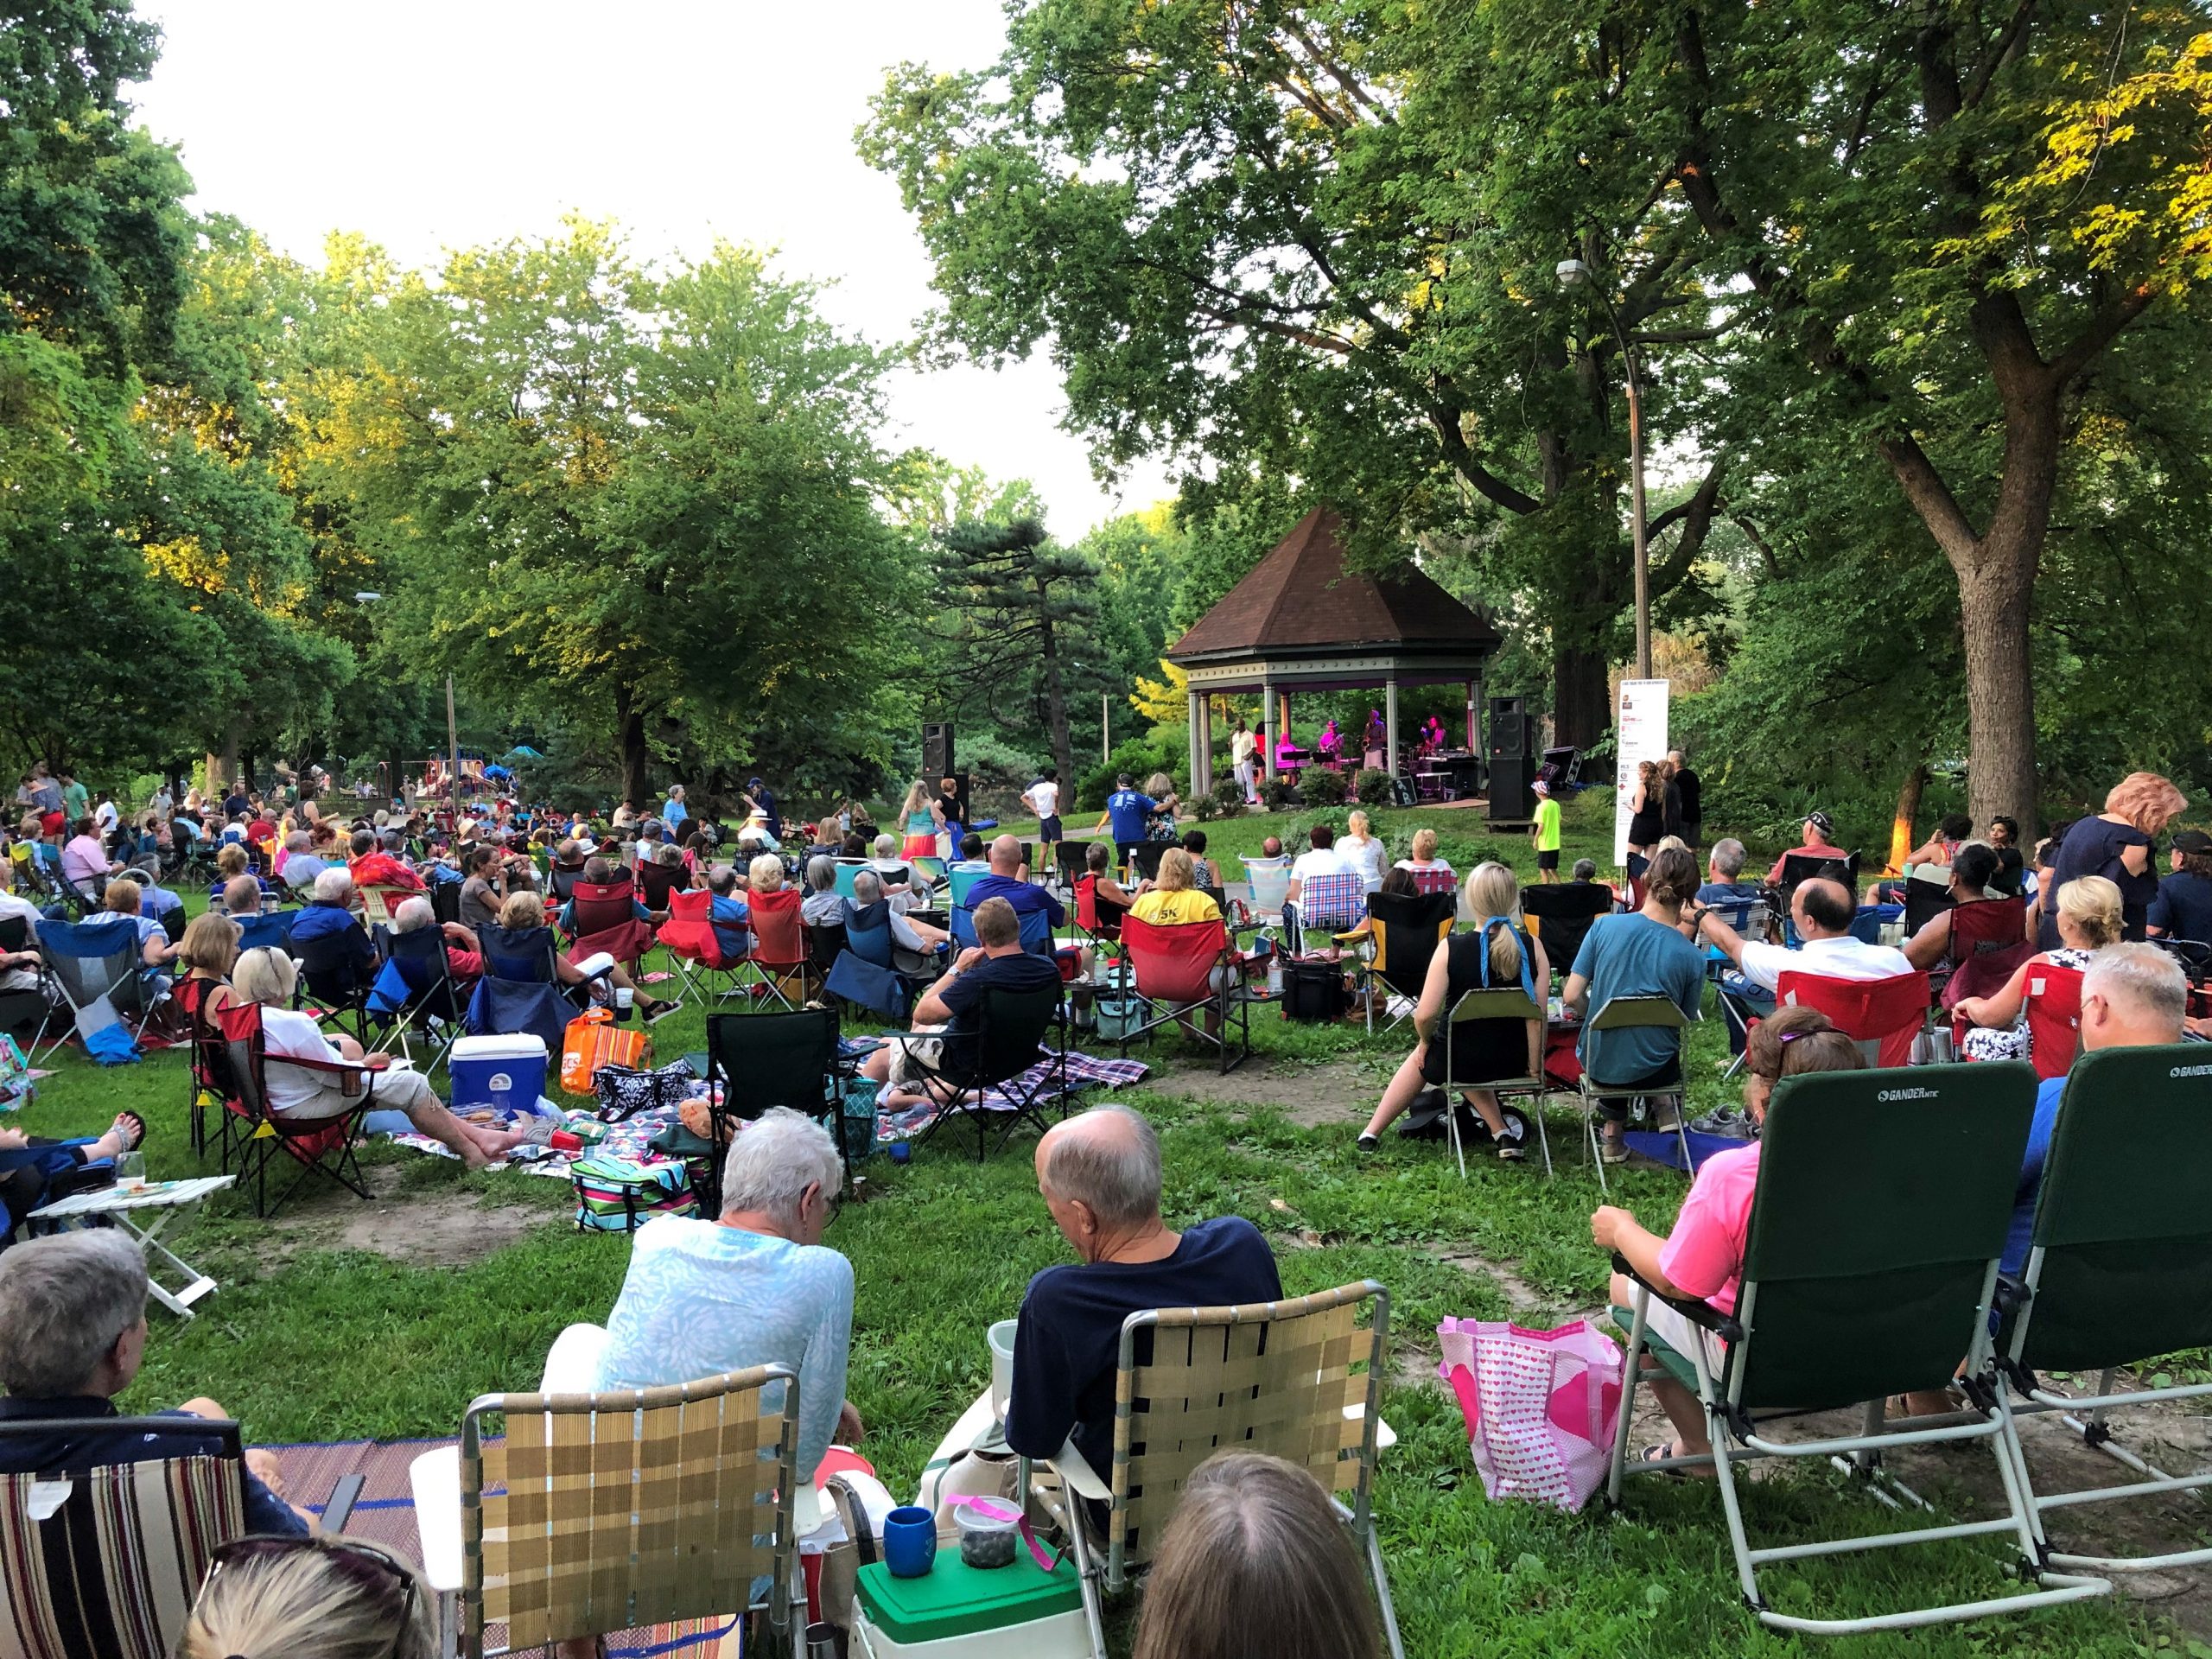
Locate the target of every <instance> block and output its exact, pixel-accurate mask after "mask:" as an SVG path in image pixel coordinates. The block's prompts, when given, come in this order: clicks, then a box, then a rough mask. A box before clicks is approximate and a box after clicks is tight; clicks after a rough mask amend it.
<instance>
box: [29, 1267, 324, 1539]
mask: <svg viewBox="0 0 2212 1659" xmlns="http://www.w3.org/2000/svg"><path fill="white" fill-rule="evenodd" d="M145 1352H146V1259H145V1257H144V1256H143V1255H141V1254H140V1253H139V1249H138V1246H137V1244H135V1243H132V1242H131V1241H130V1239H129V1238H126V1237H125V1236H124V1235H123V1234H121V1233H120V1232H114V1231H99V1232H75V1233H63V1234H60V1235H59V1236H55V1237H52V1238H35V1239H32V1240H30V1241H29V1242H28V1243H22V1244H18V1245H16V1247H15V1248H14V1249H10V1250H9V1251H7V1252H6V1253H5V1254H4V1255H0V1383H4V1384H5V1385H6V1387H7V1390H8V1392H7V1396H6V1397H5V1398H4V1399H0V1423H6V1422H10V1421H18V1422H20V1421H55V1420H59V1419H63V1418H67V1419H71V1420H82V1422H83V1427H82V1428H81V1429H80V1430H73V1431H69V1432H60V1433H53V1434H41V1435H37V1436H23V1435H0V1472H5V1473H9V1474H37V1473H41V1472H44V1471H51V1470H55V1469H60V1470H65V1471H67V1470H81V1469H90V1468H92V1467H94V1466H96V1465H102V1464H111V1463H130V1462H133V1461H136V1460H137V1459H143V1458H157V1457H158V1458H174V1457H187V1456H193V1455H197V1454H208V1453H213V1452H218V1451H219V1449H220V1446H221V1443H220V1441H219V1440H217V1438H216V1437H215V1436H213V1435H209V1436H207V1438H206V1440H198V1439H196V1438H194V1437H191V1436H182V1435H177V1436H171V1435H159V1436H156V1435H148V1434H134V1433H127V1432H124V1433H119V1432H118V1431H116V1430H113V1429H110V1428H106V1427H103V1424H104V1422H105V1420H108V1419H111V1418H113V1417H115V1416H117V1415H118V1413H117V1411H116V1408H115V1396H116V1395H118V1394H121V1393H122V1392H123V1391H124V1389H126V1388H128V1387H130V1381H131V1379H132V1378H133V1377H135V1376H137V1374H138V1363H139V1361H140V1360H141V1359H143V1357H145ZM149 1415H153V1416H159V1417H181V1418H191V1417H206V1418H213V1419H217V1420H222V1419H226V1418H228V1417H229V1415H230V1414H229V1413H228V1412H226V1411H225V1410H224V1409H223V1408H222V1407H220V1406H219V1405H217V1404H216V1403H215V1402H213V1400H206V1399H201V1400H189V1401H187V1402H185V1404H184V1406H183V1408H181V1410H177V1411H163V1412H154V1413H150V1414H149ZM245 1465H246V1466H245V1524H246V1530H247V1531H249V1532H255V1533H281V1534H301V1533H305V1532H306V1531H308V1526H309V1522H308V1517H307V1516H304V1515H302V1514H301V1513H300V1512H299V1511H298V1510H295V1509H294V1508H293V1507H292V1506H291V1505H290V1504H289V1503H286V1502H285V1501H284V1499H283V1497H282V1496H281V1485H282V1478H281V1476H280V1475H279V1473H278V1471H277V1458H276V1454H275V1453H274V1452H265V1451H251V1452H247V1453H246V1454H245Z"/></svg>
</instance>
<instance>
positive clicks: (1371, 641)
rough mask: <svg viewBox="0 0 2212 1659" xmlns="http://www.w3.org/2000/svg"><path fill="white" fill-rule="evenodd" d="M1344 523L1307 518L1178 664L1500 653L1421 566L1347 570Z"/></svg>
mask: <svg viewBox="0 0 2212 1659" xmlns="http://www.w3.org/2000/svg"><path fill="white" fill-rule="evenodd" d="M1341 523H1342V521H1341V520H1340V519H1338V517H1337V515H1336V514H1335V513H1334V512H1331V511H1330V510H1329V509H1328V508H1326V507H1316V508H1314V509H1313V512H1309V513H1307V514H1306V517H1304V518H1301V519H1300V520H1299V521H1298V525H1297V527H1296V528H1295V529H1294V530H1293V531H1291V532H1290V534H1289V535H1287V536H1286V537H1283V538H1282V541H1281V543H1279V544H1278V545H1277V546H1276V548H1275V550H1274V552H1272V553H1270V554H1268V556H1267V557H1266V558H1264V559H1262V560H1261V561H1260V562H1259V563H1257V564H1256V565H1255V566H1253V567H1252V569H1251V570H1250V571H1249V572H1248V573H1247V574H1246V575H1245V577H1244V579H1243V581H1242V582H1238V583H1237V584H1236V586H1235V587H1234V588H1230V590H1229V591H1228V592H1227V593H1226V594H1223V595H1222V596H1221V600H1220V601H1219V602H1218V603H1217V604H1216V605H1215V606H1214V607H1213V608H1212V609H1211V610H1210V611H1208V612H1207V613H1205V615H1204V616H1202V617H1200V618H1199V619H1198V621H1197V623H1196V624H1195V625H1193V626H1192V628H1191V631H1190V632H1187V633H1185V635H1184V636H1183V637H1182V638H1181V639H1178V640H1177V641H1176V642H1175V643H1174V645H1172V646H1170V647H1169V648H1168V652H1167V655H1168V657H1169V658H1170V659H1172V660H1173V661H1175V662H1179V663H1180V662H1185V661H1190V660H1192V659H1196V658H1220V657H1225V656H1233V655H1238V654H1245V653H1250V654H1254V655H1265V654H1267V653H1268V652H1281V653H1292V654H1295V653H1298V652H1310V651H1316V650H1332V651H1333V650H1343V649H1345V648H1347V647H1357V646H1362V645H1383V646H1396V647H1411V648H1413V649H1414V650H1416V651H1418V650H1419V649H1421V647H1423V646H1427V647H1429V648H1431V649H1441V650H1448V651H1454V652H1467V651H1478V652H1491V651H1494V650H1496V649H1497V644H1498V638H1497V632H1496V631H1495V630H1493V629H1492V628H1491V626H1490V625H1489V624H1488V623H1487V622H1484V620H1482V618H1480V617H1478V616H1477V615H1476V614H1475V613H1473V612H1472V611H1471V610H1469V609H1468V608H1467V607H1465V605H1462V604H1461V603H1460V602H1459V601H1458V600H1456V599H1454V598H1452V595H1451V594H1447V593H1446V592H1445V591H1444V589H1443V588H1440V587H1439V586H1437V584H1436V583H1435V582H1433V580H1431V579H1430V578H1429V577H1428V576H1427V575H1425V574H1423V573H1422V571H1421V569H1420V568H1419V567H1418V566H1416V565H1414V564H1413V563H1410V562H1408V563H1406V564H1404V565H1402V566H1400V567H1399V568H1398V569H1396V570H1395V571H1393V572H1391V573H1390V574H1389V575H1381V576H1377V575H1369V574H1368V573H1367V572H1365V571H1361V570H1347V569H1344V543H1343V542H1342V541H1341V540H1340V539H1338V529H1339V526H1340V524H1341Z"/></svg>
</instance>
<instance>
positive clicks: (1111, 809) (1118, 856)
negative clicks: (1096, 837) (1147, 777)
mask: <svg viewBox="0 0 2212 1659" xmlns="http://www.w3.org/2000/svg"><path fill="white" fill-rule="evenodd" d="M1159 810H1160V803H1159V802H1157V801H1155V800H1154V799H1153V798H1152V797H1151V796H1149V795H1145V794H1141V793H1139V792H1138V790H1137V787H1136V779H1134V778H1132V777H1131V776H1129V774H1128V772H1123V773H1122V775H1121V776H1120V777H1118V778H1116V779H1115V780H1114V792H1113V793H1112V794H1111V795H1109V796H1108V797H1107V798H1106V811H1105V815H1104V816H1103V817H1101V818H1100V819H1099V820H1098V823H1099V827H1100V828H1102V829H1103V828H1105V827H1107V826H1108V825H1111V826H1112V829H1113V836H1114V855H1115V861H1116V863H1120V864H1127V863H1128V861H1129V860H1130V859H1131V858H1132V857H1134V856H1135V849H1136V848H1137V847H1138V846H1139V845H1140V844H1141V842H1143V841H1144V839H1145V831H1146V829H1147V827H1148V826H1149V825H1150V824H1151V823H1152V820H1153V816H1154V814H1155V813H1157V812H1158V811H1159Z"/></svg>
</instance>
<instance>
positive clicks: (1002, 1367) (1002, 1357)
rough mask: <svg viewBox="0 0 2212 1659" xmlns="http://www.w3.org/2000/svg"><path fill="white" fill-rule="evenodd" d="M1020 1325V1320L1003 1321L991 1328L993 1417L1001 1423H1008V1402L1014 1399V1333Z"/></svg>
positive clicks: (989, 1338) (989, 1335)
mask: <svg viewBox="0 0 2212 1659" xmlns="http://www.w3.org/2000/svg"><path fill="white" fill-rule="evenodd" d="M1019 1328H1020V1320H1019V1319H1001V1320H999V1321H998V1322H997V1323H996V1324H995V1325H992V1326H991V1328H990V1332H989V1334H988V1341H989V1343H990V1346H991V1415H992V1416H993V1417H995V1418H996V1419H997V1420H998V1421H1000V1422H1001V1423H1002V1422H1004V1421H1006V1407H1007V1401H1009V1400H1011V1399H1012V1398H1013V1397H1014V1332H1015V1331H1016V1330H1017V1329H1019Z"/></svg>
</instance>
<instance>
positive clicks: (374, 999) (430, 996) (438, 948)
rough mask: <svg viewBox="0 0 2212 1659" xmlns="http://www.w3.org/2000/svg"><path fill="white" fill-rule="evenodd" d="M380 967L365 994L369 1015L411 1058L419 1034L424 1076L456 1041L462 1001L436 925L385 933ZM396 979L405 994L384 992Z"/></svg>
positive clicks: (447, 1054) (445, 1057)
mask: <svg viewBox="0 0 2212 1659" xmlns="http://www.w3.org/2000/svg"><path fill="white" fill-rule="evenodd" d="M383 944H384V956H385V969H384V972H383V973H382V974H379V975H378V979H377V984H376V988H374V989H372V992H371V993H370V996H369V1004H368V1017H369V1018H370V1020H372V1022H374V1023H376V1024H377V1025H378V1026H379V1027H391V1028H392V1029H394V1030H396V1031H397V1034H398V1038H399V1051H400V1052H401V1053H403V1054H405V1055H406V1056H408V1058H410V1059H411V1058H414V1049H413V1046H411V1044H410V1040H409V1039H410V1037H411V1036H419V1037H421V1038H422V1039H423V1040H424V1042H425V1043H426V1044H428V1045H429V1047H430V1049H431V1051H432V1052H431V1054H430V1063H429V1065H426V1066H424V1067H423V1076H425V1077H428V1076H429V1075H430V1074H432V1073H433V1072H435V1071H436V1070H437V1069H438V1067H439V1066H441V1065H444V1064H445V1063H446V1061H447V1060H448V1059H449V1058H451V1057H452V1053H453V1046H454V1043H456V1042H457V1041H459V1040H460V1039H461V1027H462V1021H463V1020H464V1018H465V1012H464V1010H465V1004H464V1001H463V1000H462V997H461V986H460V983H459V982H457V981H456V980H455V979H454V976H453V964H452V963H451V962H449V961H448V959H447V957H446V941H445V936H444V934H442V932H440V931H439V930H438V929H436V928H435V927H417V928H412V929H410V930H409V931H407V932H404V933H392V932H386V933H385V936H384V939H383ZM393 978H397V980H398V981H399V982H400V986H401V987H402V988H403V989H404V995H402V996H400V997H398V998H397V999H396V1000H394V999H390V998H388V997H387V996H386V995H385V992H386V990H387V988H389V986H390V982H391V979H393Z"/></svg>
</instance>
